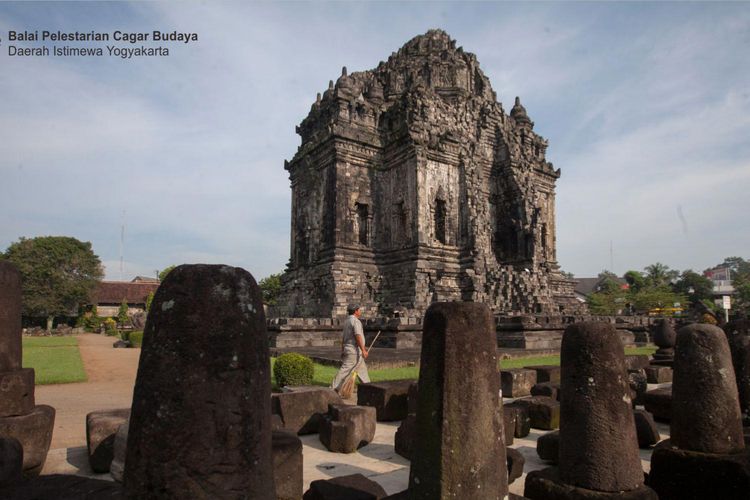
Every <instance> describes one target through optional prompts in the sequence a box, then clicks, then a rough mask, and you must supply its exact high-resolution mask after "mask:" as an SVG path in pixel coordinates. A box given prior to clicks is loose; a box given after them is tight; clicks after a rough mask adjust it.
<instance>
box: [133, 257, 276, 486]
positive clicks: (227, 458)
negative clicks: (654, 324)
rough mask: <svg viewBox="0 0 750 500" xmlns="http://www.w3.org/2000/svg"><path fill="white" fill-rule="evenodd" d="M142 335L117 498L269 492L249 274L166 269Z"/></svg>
mask: <svg viewBox="0 0 750 500" xmlns="http://www.w3.org/2000/svg"><path fill="white" fill-rule="evenodd" d="M143 339H144V341H143V347H142V351H141V356H140V362H139V365H138V376H137V378H136V383H135V389H134V393H133V407H132V411H131V416H130V428H129V430H128V444H127V457H126V460H125V474H124V482H123V485H124V488H125V495H126V498H147V497H151V496H154V492H162V491H168V492H169V495H170V496H173V497H175V498H191V499H201V498H211V499H214V498H216V499H221V498H237V497H245V498H248V499H258V500H260V499H267V498H273V497H274V495H275V488H274V478H273V456H272V453H271V425H270V417H271V370H270V368H271V364H270V361H269V360H270V358H269V355H268V332H267V331H266V322H265V316H264V313H263V301H262V297H261V291H260V288H259V287H258V285H257V284H256V282H255V279H254V278H253V277H252V276H251V275H250V273H248V272H247V271H245V270H243V269H240V268H236V267H230V266H223V265H204V264H196V265H181V266H178V267H176V268H175V269H173V270H172V271H170V273H169V275H168V276H167V278H166V279H165V280H164V281H163V282H162V283H161V285H160V286H159V289H158V290H157V292H156V296H155V297H154V300H153V302H152V304H151V310H150V312H149V315H148V320H147V323H146V330H145V332H144V336H143Z"/></svg>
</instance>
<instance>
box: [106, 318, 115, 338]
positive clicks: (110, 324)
mask: <svg viewBox="0 0 750 500" xmlns="http://www.w3.org/2000/svg"><path fill="white" fill-rule="evenodd" d="M104 333H106V334H107V335H109V336H112V337H116V336H117V322H116V321H115V320H114V319H112V318H107V319H105V320H104Z"/></svg>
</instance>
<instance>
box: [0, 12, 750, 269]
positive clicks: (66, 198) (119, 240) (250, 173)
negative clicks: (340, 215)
mask: <svg viewBox="0 0 750 500" xmlns="http://www.w3.org/2000/svg"><path fill="white" fill-rule="evenodd" d="M431 28H441V29H443V30H445V31H447V32H448V33H449V34H450V35H451V36H452V37H453V38H454V39H455V40H456V41H457V44H458V45H460V46H463V47H464V49H465V50H467V51H469V52H473V53H474V54H476V55H477V58H478V60H479V62H480V66H481V68H482V70H483V71H484V72H485V74H486V75H487V76H488V77H489V79H490V81H491V83H492V86H493V89H494V90H495V91H496V92H497V96H498V100H499V101H500V102H502V103H503V105H504V107H505V109H506V110H509V109H510V107H512V105H513V99H514V97H515V96H520V97H521V101H522V103H523V104H524V106H525V107H526V109H527V111H528V113H529V115H530V117H531V119H532V120H533V121H534V122H535V131H536V132H537V133H539V134H541V135H542V136H544V137H545V138H547V139H548V140H549V148H548V150H547V159H548V160H549V161H551V162H552V163H553V164H554V166H555V168H560V169H561V170H562V176H561V178H560V179H559V180H558V183H557V257H558V261H559V263H560V265H561V267H562V269H563V270H565V271H567V272H571V273H573V274H575V275H576V276H578V277H588V276H596V275H597V274H598V273H599V272H601V271H602V270H603V269H609V270H611V271H614V272H616V273H618V274H622V273H624V272H625V271H627V270H630V269H635V270H642V269H643V268H644V267H645V266H647V265H649V264H653V263H655V262H662V263H665V264H667V265H668V266H669V267H671V268H673V269H679V270H685V269H689V268H690V269H694V270H698V271H700V270H703V269H705V268H708V267H711V266H713V265H715V264H718V263H720V262H722V261H723V259H724V258H725V257H728V256H734V255H738V256H742V257H744V258H750V217H748V212H749V211H748V209H749V208H750V200H749V198H748V191H749V190H748V187H750V59H748V54H750V3H720V2H709V3H700V2H689V3H679V2H664V3H648V2H645V3H644V2H624V3H617V2H601V3H599V2H575V3H571V2H551V3H546V2H523V3H513V2H498V3H496V2H478V3H466V2H464V3H454V2H436V3H432V2H407V3H402V2H370V3H368V2H359V3H345V2H329V3H321V2H318V3H304V2H278V3H270V2H263V3H250V4H248V3H244V2H243V3H240V2H236V3H226V2H224V3H222V2H175V3H162V2H134V3H127V2H103V3H98V2H51V3H46V2H19V3H15V2H0V251H2V250H4V249H5V248H7V247H8V245H10V244H11V243H13V242H14V241H17V240H18V239H19V238H20V237H27V238H30V237H34V236H44V235H65V236H74V237H76V238H78V239H80V240H83V241H90V242H91V243H92V245H93V249H94V252H95V253H96V254H97V255H98V256H99V257H100V258H101V260H102V262H103V264H104V266H105V271H106V278H107V279H126V280H129V279H131V278H132V277H134V276H136V275H145V276H153V275H154V273H155V272H156V271H157V270H161V269H164V268H165V267H167V266H169V265H172V264H181V263H197V262H203V263H223V264H229V265H234V266H240V267H243V268H245V269H247V270H249V271H250V272H251V273H252V274H253V275H254V276H255V277H256V279H261V278H263V277H266V276H268V275H269V274H271V273H276V272H281V271H282V270H283V269H284V267H285V265H286V263H287V262H288V259H289V235H290V212H291V201H290V200H291V191H290V186H289V179H288V175H287V172H286V171H285V170H284V160H285V159H291V158H292V157H293V156H294V153H295V151H296V149H297V147H298V146H299V144H300V138H299V136H297V135H296V133H295V126H296V125H298V124H299V123H300V122H301V121H302V119H303V118H304V117H305V116H306V115H307V113H308V112H309V110H310V106H311V105H312V103H313V102H314V101H315V96H316V93H318V92H322V91H324V90H325V89H326V88H327V86H328V81H329V80H331V79H333V80H336V79H337V78H338V76H339V75H340V74H341V67H342V66H346V67H347V68H348V70H349V72H352V71H360V70H367V69H371V68H374V67H375V66H377V64H378V62H379V61H381V60H385V59H387V58H388V56H389V55H390V54H391V53H392V52H394V51H396V50H398V48H399V47H401V46H402V45H403V44H404V43H406V42H407V41H408V40H410V39H411V38H413V37H414V36H416V35H419V34H422V33H424V32H426V31H427V30H428V29H431ZM34 30H40V31H41V30H49V31H57V30H60V31H63V32H68V31H82V32H88V31H92V30H93V31H97V32H109V33H111V32H113V31H115V30H120V31H123V32H149V33H150V32H151V31H153V30H159V31H168V32H171V31H175V30H177V31H179V32H189V33H197V34H198V41H197V42H190V43H188V44H181V43H168V44H164V43H161V44H160V43H145V44H143V45H145V46H147V47H150V46H159V45H162V46H167V47H168V48H169V50H170V55H169V56H168V57H153V58H149V57H143V58H133V59H122V58H119V57H110V56H107V55H106V49H105V56H103V57H83V58H81V57H53V56H48V57H19V56H11V55H9V46H10V45H15V46H18V47H38V46H42V45H47V46H49V47H50V48H51V47H52V45H59V46H60V45H69V46H73V47H86V46H90V47H94V46H99V47H104V46H105V45H106V44H104V43H91V44H88V45H87V44H86V43H75V42H67V43H63V42H10V41H9V40H8V37H9V31H17V32H18V31H34ZM109 44H110V45H111V44H116V45H118V46H127V47H139V46H140V45H141V44H136V45H130V44H128V43H122V42H112V41H110V42H109ZM123 228H124V238H123ZM121 256H122V266H121Z"/></svg>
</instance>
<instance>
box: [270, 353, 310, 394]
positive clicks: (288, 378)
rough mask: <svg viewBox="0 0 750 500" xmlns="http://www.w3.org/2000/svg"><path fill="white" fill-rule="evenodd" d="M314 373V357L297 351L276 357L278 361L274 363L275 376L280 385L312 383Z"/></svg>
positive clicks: (277, 383)
mask: <svg viewBox="0 0 750 500" xmlns="http://www.w3.org/2000/svg"><path fill="white" fill-rule="evenodd" d="M314 374H315V367H314V366H313V362H312V359H310V358H308V357H307V356H304V355H302V354H298V353H296V352H288V353H286V354H282V355H281V356H279V357H278V358H276V363H274V365H273V377H274V379H276V385H277V386H279V387H284V386H285V385H310V384H311V383H312V381H313V375H314Z"/></svg>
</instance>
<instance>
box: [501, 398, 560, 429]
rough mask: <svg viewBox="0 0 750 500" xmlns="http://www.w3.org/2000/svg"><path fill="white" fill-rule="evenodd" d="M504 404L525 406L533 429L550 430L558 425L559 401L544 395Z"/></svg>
mask: <svg viewBox="0 0 750 500" xmlns="http://www.w3.org/2000/svg"><path fill="white" fill-rule="evenodd" d="M506 406H515V407H520V408H525V409H526V412H527V413H528V415H529V424H530V425H531V427H533V428H534V429H543V430H548V431H549V430H552V429H557V428H559V427H560V402H559V401H556V400H554V399H552V398H548V397H545V396H532V397H530V398H523V399H517V400H515V401H513V402H512V403H508V404H507V405H506Z"/></svg>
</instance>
